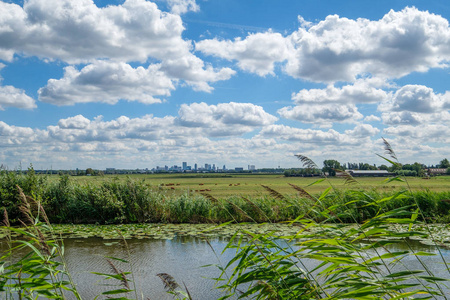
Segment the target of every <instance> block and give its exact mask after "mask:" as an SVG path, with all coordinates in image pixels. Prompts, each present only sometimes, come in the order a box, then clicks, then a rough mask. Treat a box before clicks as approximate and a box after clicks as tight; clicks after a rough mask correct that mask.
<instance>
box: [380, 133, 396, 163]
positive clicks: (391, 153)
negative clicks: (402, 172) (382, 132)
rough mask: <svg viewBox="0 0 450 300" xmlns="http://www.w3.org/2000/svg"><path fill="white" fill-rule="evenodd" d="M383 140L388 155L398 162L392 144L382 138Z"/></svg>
mask: <svg viewBox="0 0 450 300" xmlns="http://www.w3.org/2000/svg"><path fill="white" fill-rule="evenodd" d="M382 139H383V143H384V151H385V153H386V154H388V155H389V156H390V157H391V158H393V159H395V160H397V155H395V152H394V149H392V147H391V144H389V142H388V141H387V140H386V139H385V138H384V137H382Z"/></svg>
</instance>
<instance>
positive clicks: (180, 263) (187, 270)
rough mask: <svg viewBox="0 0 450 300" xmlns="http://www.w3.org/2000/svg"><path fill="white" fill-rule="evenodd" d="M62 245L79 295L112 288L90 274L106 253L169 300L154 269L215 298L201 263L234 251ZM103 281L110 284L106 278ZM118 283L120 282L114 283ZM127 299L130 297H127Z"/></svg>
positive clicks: (106, 268) (87, 242) (159, 243)
mask: <svg viewBox="0 0 450 300" xmlns="http://www.w3.org/2000/svg"><path fill="white" fill-rule="evenodd" d="M111 242H115V243H111ZM64 244H65V254H66V255H65V257H66V260H67V264H68V268H69V270H70V272H71V274H72V276H73V279H74V281H75V283H76V284H77V285H78V290H79V292H80V293H81V295H82V297H83V299H94V298H95V296H97V295H98V294H100V293H101V292H102V291H106V290H111V289H112V287H106V286H104V284H105V281H103V280H101V277H99V276H98V275H94V274H92V273H90V272H93V271H95V272H100V273H111V267H110V265H109V264H108V262H107V260H106V258H105V257H116V258H121V259H126V260H129V261H130V264H123V263H120V262H117V263H116V262H115V263H116V264H117V267H118V268H119V269H121V270H123V271H132V272H133V274H134V276H135V281H136V288H137V290H138V291H139V293H138V297H139V298H141V295H143V299H146V298H147V297H148V298H150V299H162V300H165V299H173V298H172V296H171V295H168V294H166V293H165V291H164V287H163V283H162V282H161V280H160V279H159V278H158V277H157V276H156V274H158V273H168V274H170V275H172V276H173V277H174V278H175V279H176V280H177V282H178V283H179V284H180V285H182V286H183V283H184V284H185V285H186V286H187V287H188V289H189V292H190V293H191V295H192V297H193V299H200V300H201V299H206V300H209V299H217V298H219V297H220V296H223V295H222V294H221V293H220V291H219V290H217V289H215V288H214V284H215V282H214V280H212V279H208V278H214V277H217V276H218V275H219V274H220V271H219V269H218V268H217V267H202V266H204V265H209V264H220V261H222V263H223V264H225V263H226V262H228V261H229V260H230V259H231V258H232V257H233V255H234V251H231V250H229V251H226V252H225V253H224V254H223V255H221V252H222V250H223V249H224V247H225V245H226V244H227V240H225V239H220V238H215V239H210V240H209V244H208V243H207V242H206V241H205V240H202V239H199V238H192V237H182V236H179V237H176V238H174V239H173V240H152V239H130V240H127V244H128V248H126V247H124V246H122V243H121V242H120V241H119V240H116V241H111V240H104V239H99V238H86V239H66V240H65V242H64ZM127 249H128V250H129V251H130V258H128V252H127ZM212 249H214V251H213V250H212ZM387 250H389V251H403V250H414V251H415V252H417V251H427V252H431V253H436V254H437V253H438V250H437V248H436V247H435V246H426V245H423V244H421V243H419V242H418V241H414V240H411V241H409V246H408V245H406V244H394V245H389V246H388V247H387ZM441 251H442V255H443V256H444V258H445V259H446V260H447V261H448V258H449V255H450V251H449V250H445V249H443V250H441ZM383 252H384V251H383ZM216 254H217V255H216ZM381 254H382V253H381ZM16 255H17V257H18V256H19V255H21V254H20V253H17V254H16ZM16 255H15V256H16ZM218 256H219V257H218ZM420 258H421V260H422V262H423V263H424V264H425V266H426V267H427V268H429V269H430V270H432V272H433V273H434V275H435V276H439V277H445V278H449V277H450V276H449V272H448V270H447V269H446V266H445V265H444V264H443V262H442V260H441V259H440V257H439V256H438V255H437V256H421V257H420ZM303 263H306V264H307V265H308V266H307V268H310V267H311V268H312V266H313V265H314V262H311V261H304V262H303ZM405 267H407V268H408V269H410V270H418V269H423V266H422V265H421V263H420V262H419V261H418V260H417V259H416V258H415V257H414V256H412V255H411V256H408V257H405V258H403V259H402V260H401V262H400V263H398V264H397V266H396V267H395V268H394V269H393V270H394V271H395V270H396V269H398V270H400V269H404V268H405ZM107 283H109V284H111V283H114V282H112V281H110V280H109V281H108V282H107ZM117 284H119V283H118V282H117ZM141 293H142V294H141ZM130 297H131V298H133V297H134V296H132V295H130Z"/></svg>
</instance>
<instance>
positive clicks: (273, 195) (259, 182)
mask: <svg viewBox="0 0 450 300" xmlns="http://www.w3.org/2000/svg"><path fill="white" fill-rule="evenodd" d="M89 179H90V178H89ZM278 179H279V180H280V181H278V182H272V181H270V180H271V178H268V177H267V176H263V177H262V178H261V177H258V176H257V177H250V179H247V180H246V181H244V180H243V178H237V177H231V178H228V177H225V178H185V179H183V178H181V179H180V178H178V179H177V178H173V177H171V178H165V179H164V180H165V181H167V182H160V183H158V184H157V185H155V184H153V183H149V182H148V180H147V179H146V178H131V177H128V178H114V177H112V178H108V179H105V178H102V179H101V180H98V181H79V180H76V179H75V180H74V178H73V177H68V176H59V177H58V178H57V180H55V179H54V178H48V177H45V176H40V175H39V176H38V175H35V174H34V172H33V170H32V169H30V170H29V171H28V173H27V174H26V175H22V174H16V173H14V172H5V171H3V172H2V173H1V174H0V207H1V208H5V209H6V210H7V212H8V214H9V216H10V219H11V222H12V223H14V222H17V220H18V218H19V217H20V211H19V209H18V202H19V200H18V199H19V197H18V190H17V186H20V187H21V188H22V189H23V191H24V193H25V194H26V195H30V196H31V197H33V198H34V199H36V200H37V201H40V203H42V205H43V206H44V207H46V210H47V214H48V217H49V219H50V221H51V222H52V223H74V224H76V223H98V224H120V223H139V222H141V223H142V222H146V223H223V222H228V221H232V220H234V221H237V222H258V223H259V222H268V221H271V222H280V221H290V220H294V219H295V218H297V217H298V216H299V215H304V214H306V213H308V215H309V217H311V218H313V219H314V220H316V221H321V220H322V219H323V216H321V214H319V213H317V212H315V211H310V208H311V207H313V205H314V203H315V201H316V200H315V199H314V198H318V197H319V193H316V192H314V190H313V189H312V187H314V188H317V189H319V190H321V191H323V190H325V186H324V185H329V184H330V183H331V184H332V186H333V187H334V189H331V190H330V191H329V192H327V193H326V194H325V195H323V196H322V198H321V202H322V205H324V207H331V206H336V209H335V211H336V213H337V214H338V215H339V218H340V220H341V221H342V222H345V223H347V222H349V223H353V222H355V221H356V222H362V221H364V220H366V219H369V218H372V217H374V216H375V215H376V214H377V213H378V210H379V209H378V208H375V206H373V205H371V203H373V202H374V201H376V199H383V198H386V197H389V196H392V195H397V196H396V197H394V198H393V200H392V201H389V202H386V203H381V204H380V205H381V207H382V208H383V209H388V210H391V209H395V208H398V207H402V206H406V205H411V204H413V203H414V202H415V201H417V202H418V204H419V206H420V208H421V210H422V211H423V216H424V218H426V219H427V220H429V221H432V222H447V221H449V220H450V211H449V209H450V203H449V202H450V201H446V200H449V199H450V191H449V190H450V189H446V190H445V191H444V190H442V191H440V190H438V191H433V190H430V189H427V188H421V189H419V190H414V189H413V190H412V191H408V192H402V189H401V187H402V186H403V187H405V184H404V183H402V182H398V181H395V182H390V183H381V185H382V186H386V187H388V188H386V189H383V188H380V187H377V186H376V185H375V180H376V182H378V185H380V181H382V179H379V178H376V179H374V178H370V179H367V178H365V180H366V181H365V183H363V184H354V185H352V186H351V188H352V189H350V188H349V187H348V186H344V180H343V179H336V180H334V179H333V180H331V181H329V182H318V183H317V184H315V185H313V186H310V187H305V188H304V189H303V188H301V186H305V183H309V184H310V183H312V182H313V181H312V180H317V179H309V178H302V179H297V178H294V179H292V178H278ZM281 179H282V180H281ZM160 180H162V179H160ZM177 180H178V181H177ZM183 180H185V181H183ZM193 180H195V182H198V181H200V183H197V185H196V186H195V187H194V188H192V186H193V183H194V181H193ZM224 180H231V181H233V182H234V183H233V184H232V185H231V186H230V184H231V183H228V181H227V182H225V183H224V182H223V181H224ZM305 180H306V181H305ZM310 181H311V182H310ZM441 181H442V182H446V180H445V178H439V179H436V181H433V179H431V180H424V181H422V182H427V183H431V182H441ZM338 183H339V184H338ZM368 183H370V184H368ZM163 184H164V185H163ZM410 185H414V184H411V183H410ZM220 186H226V187H227V188H229V189H232V190H234V194H230V195H225V196H221V197H219V196H216V195H215V194H214V188H219V187H220ZM281 187H282V188H281ZM239 189H242V190H239ZM249 189H255V190H257V193H256V194H247V193H246V192H245V191H246V190H249ZM196 191H198V192H196ZM311 196H313V197H311ZM414 199H415V200H414Z"/></svg>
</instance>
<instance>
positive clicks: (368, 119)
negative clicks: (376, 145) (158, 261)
mask: <svg viewBox="0 0 450 300" xmlns="http://www.w3.org/2000/svg"><path fill="white" fill-rule="evenodd" d="M364 121H365V122H379V121H381V118H380V117H377V116H375V115H369V116H366V117H365V118H364Z"/></svg>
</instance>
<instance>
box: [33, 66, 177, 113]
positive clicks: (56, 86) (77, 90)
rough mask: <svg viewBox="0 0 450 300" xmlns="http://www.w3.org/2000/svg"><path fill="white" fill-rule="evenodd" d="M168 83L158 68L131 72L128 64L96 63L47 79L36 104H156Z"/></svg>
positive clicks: (169, 89) (66, 69)
mask: <svg viewBox="0 0 450 300" xmlns="http://www.w3.org/2000/svg"><path fill="white" fill-rule="evenodd" d="M173 89H174V85H173V84H172V81H171V80H170V79H169V78H168V77H167V76H165V75H164V73H163V72H161V71H160V66H159V65H150V66H148V68H144V67H137V68H133V67H131V66H130V65H129V64H126V63H120V62H109V61H96V62H95V63H93V64H89V65H87V66H85V67H84V68H82V69H81V70H79V71H78V70H77V69H76V68H74V67H72V66H69V67H66V68H65V72H64V77H63V78H61V79H50V80H49V81H48V83H47V85H46V86H45V87H43V88H41V89H39V91H38V94H39V100H40V101H43V102H48V103H52V104H56V105H73V104H75V103H87V102H104V103H108V104H115V103H116V102H117V101H119V100H121V99H123V100H128V101H138V102H142V103H145V104H151V103H159V102H161V100H160V99H159V98H158V97H159V96H169V95H170V91H171V90H173Z"/></svg>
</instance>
